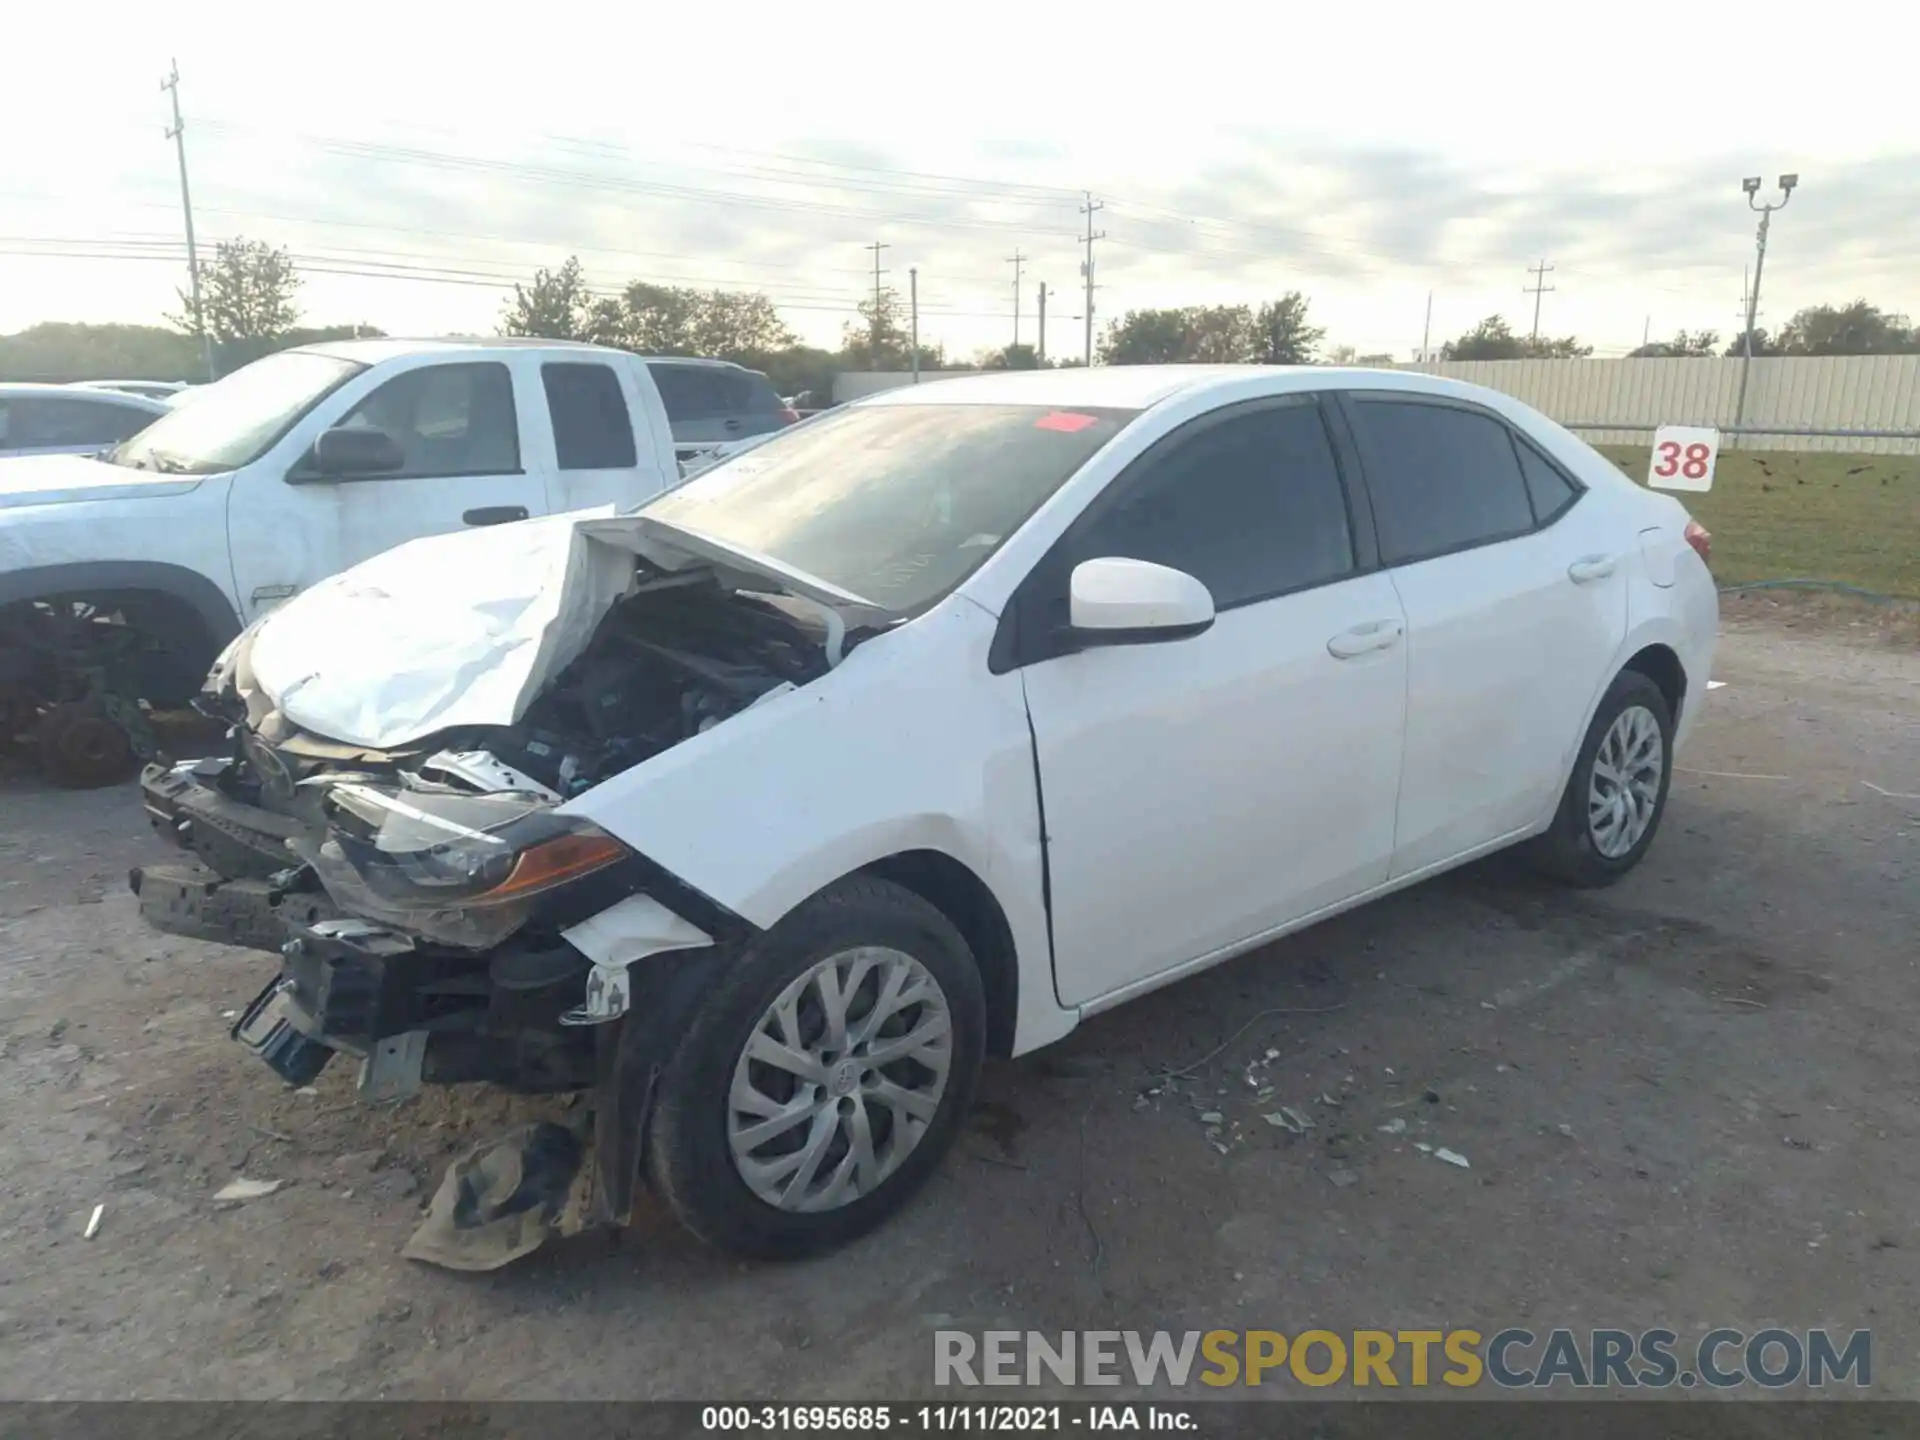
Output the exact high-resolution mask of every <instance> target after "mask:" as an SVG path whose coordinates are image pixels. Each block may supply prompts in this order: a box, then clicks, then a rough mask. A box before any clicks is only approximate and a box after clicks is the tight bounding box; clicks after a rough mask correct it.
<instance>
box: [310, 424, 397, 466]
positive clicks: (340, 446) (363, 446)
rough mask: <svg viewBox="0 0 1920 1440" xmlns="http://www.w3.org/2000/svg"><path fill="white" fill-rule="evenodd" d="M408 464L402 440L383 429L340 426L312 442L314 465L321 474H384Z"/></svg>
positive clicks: (326, 431)
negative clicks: (401, 444) (401, 443)
mask: <svg viewBox="0 0 1920 1440" xmlns="http://www.w3.org/2000/svg"><path fill="white" fill-rule="evenodd" d="M406 463H407V456H406V452H405V451H404V450H402V449H401V448H400V442H399V441H398V440H396V439H394V438H393V436H391V435H389V434H388V433H387V432H386V431H384V430H369V429H364V428H361V427H359V426H348V425H339V426H335V427H334V428H333V429H331V430H323V431H321V433H320V438H319V439H318V440H316V441H314V442H313V468H314V469H315V470H316V471H318V472H319V473H320V474H321V475H322V476H329V477H331V476H351V475H382V474H385V473H386V472H387V471H389V470H398V469H400V468H401V467H402V466H404V465H405V464H406Z"/></svg>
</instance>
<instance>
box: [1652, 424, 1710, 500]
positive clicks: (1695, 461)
mask: <svg viewBox="0 0 1920 1440" xmlns="http://www.w3.org/2000/svg"><path fill="white" fill-rule="evenodd" d="M1719 458H1720V432H1719V431H1718V430H1715V429H1712V428H1711V427H1709V426H1703V425H1662V426H1661V427H1660V428H1659V430H1657V431H1655V432H1654V436H1653V458H1652V459H1651V460H1650V461H1649V462H1648V464H1647V484H1648V485H1650V486H1652V487H1653V488H1654V489H1655V490H1711V489H1712V488H1713V465H1714V461H1716V460H1718V459H1719Z"/></svg>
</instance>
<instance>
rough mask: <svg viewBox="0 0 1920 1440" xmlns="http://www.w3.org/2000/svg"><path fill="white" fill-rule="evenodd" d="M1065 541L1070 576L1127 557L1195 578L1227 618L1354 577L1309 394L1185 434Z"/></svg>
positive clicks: (1335, 486)
mask: <svg viewBox="0 0 1920 1440" xmlns="http://www.w3.org/2000/svg"><path fill="white" fill-rule="evenodd" d="M1116 485H1118V486H1119V487H1121V488H1119V489H1118V490H1117V491H1116V492H1114V497H1113V500H1112V501H1111V502H1110V503H1108V504H1105V505H1102V506H1100V507H1099V508H1097V509H1095V510H1094V511H1091V512H1090V513H1089V518H1088V521H1087V523H1085V524H1084V525H1082V526H1081V527H1079V528H1078V529H1077V530H1076V531H1075V532H1073V533H1072V534H1070V535H1069V536H1068V538H1067V540H1066V542H1065V549H1066V552H1067V553H1066V555H1065V556H1064V558H1065V560H1066V561H1067V565H1066V567H1065V568H1066V569H1067V570H1069V571H1070V570H1071V568H1072V566H1073V565H1076V564H1078V563H1080V562H1081V561H1083V560H1093V559H1098V558H1100V557H1102V556H1124V557H1125V558H1127V559H1132V560H1149V561H1152V562H1153V563H1155V564H1157V565H1167V566H1171V567H1172V568H1173V569H1175V570H1183V571H1185V572H1186V573H1187V574H1189V575H1192V576H1193V577H1194V578H1195V579H1197V580H1199V581H1200V582H1201V583H1202V584H1203V585H1205V586H1206V587H1207V589H1208V590H1209V591H1211V592H1212V594H1213V603H1214V605H1215V606H1216V607H1217V608H1219V609H1223V610H1224V609H1230V608H1231V607H1233V606H1235V605H1244V604H1248V603H1250V602H1252V601H1256V600H1263V599H1266V598H1268V597H1270V596H1275V595H1280V594H1284V593H1285V592H1287V591H1290V590H1300V589H1304V588H1306V587H1308V586H1311V585H1319V584H1324V583H1326V582H1327V581H1329V580H1335V579H1338V578H1339V577H1341V576H1343V575H1346V574H1349V573H1351V571H1352V570H1353V567H1354V559H1353V537H1352V533H1351V531H1350V529H1349V527H1348V522H1347V506H1346V494H1345V491H1344V490H1343V489H1342V487H1341V484H1340V472H1339V469H1338V467H1337V466H1336V465H1335V462H1334V458H1333V447H1332V445H1331V443H1330V442H1329V441H1328V439H1327V430H1326V425H1325V423H1324V422H1323V421H1322V420H1321V418H1320V407H1319V405H1318V403H1317V402H1316V401H1315V400H1314V398H1313V397H1312V396H1302V397H1299V398H1298V399H1296V400H1290V401H1288V402H1286V403H1282V404H1278V405H1268V406H1262V407H1261V408H1259V409H1256V410H1251V411H1247V412H1245V413H1242V414H1236V415H1233V416H1230V417H1228V418H1226V419H1224V420H1220V421H1217V422H1215V423H1212V424H1209V425H1206V426H1205V427H1204V428H1202V429H1200V430H1198V431H1197V432H1195V433H1193V434H1191V435H1185V436H1176V437H1175V438H1174V439H1173V440H1172V441H1170V442H1169V443H1168V444H1167V445H1166V446H1165V447H1164V448H1163V449H1162V450H1160V451H1158V452H1156V453H1154V454H1151V455H1149V456H1148V457H1147V458H1146V459H1145V460H1143V461H1142V462H1141V465H1140V467H1139V468H1138V469H1137V470H1136V471H1134V472H1133V473H1132V474H1130V475H1127V476H1123V477H1122V478H1121V479H1120V480H1119V481H1117V482H1116Z"/></svg>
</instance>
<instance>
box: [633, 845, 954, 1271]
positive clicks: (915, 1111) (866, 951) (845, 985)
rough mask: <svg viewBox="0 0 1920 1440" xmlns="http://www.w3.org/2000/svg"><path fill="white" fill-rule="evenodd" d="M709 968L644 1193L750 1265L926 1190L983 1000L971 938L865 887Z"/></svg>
mask: <svg viewBox="0 0 1920 1440" xmlns="http://www.w3.org/2000/svg"><path fill="white" fill-rule="evenodd" d="M715 961H716V969H717V970H718V971H719V973H718V974H717V975H716V983H715V985H714V988H713V990H712V991H711V992H710V993H709V995H708V996H707V998H706V999H705V1000H704V1001H703V1002H702V1003H701V1005H700V1008H699V1010H698V1011H697V1012H696V1013H695V1015H694V1017H693V1020H692V1023H691V1025H690V1026H689V1028H688V1031H687V1035H686V1037H685V1039H684V1040H683V1041H682V1042H681V1044H680V1046H679V1048H678V1049H677V1050H676V1051H675V1053H674V1056H673V1058H672V1060H671V1061H670V1062H669V1063H668V1065H667V1068H666V1070H665V1072H664V1073H663V1074H662V1075H661V1077H660V1082H659V1090H658V1093H657V1098H656V1101H655V1106H654V1112H653V1118H652V1128H651V1133H650V1135H649V1138H648V1145H647V1173H648V1177H649V1179H650V1180H651V1181H652V1184H653V1188H654V1189H655V1191H656V1192H657V1193H658V1194H659V1195H660V1196H661V1197H662V1198H663V1199H664V1200H665V1201H666V1203H667V1204H668V1206H669V1207H670V1208H671V1209H672V1210H673V1212H674V1214H675V1215H676V1216H678V1217H679V1219H680V1220H681V1222H682V1223H683V1224H685V1225H686V1226H687V1228H688V1229H690V1230H692V1231H693V1232H694V1233H695V1234H696V1235H698V1236H700V1237H701V1238H702V1239H703V1240H706V1241H707V1242H709V1243H710V1244H713V1245H717V1246H719V1247H721V1248H722V1249H726V1250H731V1251H734V1252H736V1253H738V1254H742V1255H751V1256H756V1257H762V1258H767V1259H781V1260H788V1259H797V1258H799V1257H801V1256H805V1255H811V1254H816V1253H818V1252H820V1251H823V1250H829V1249H832V1248H834V1247H835V1246H838V1245H842V1244H844V1243H846V1242H847V1241H849V1240H851V1239H853V1238H855V1237H856V1236H859V1235H862V1234H865V1233H866V1232H867V1231H869V1230H871V1229H873V1228H875V1227H876V1226H878V1225H879V1224H880V1223H881V1222H882V1221H883V1220H885V1219H886V1218H887V1217H888V1216H889V1215H891V1214H892V1213H893V1212H894V1211H895V1210H897V1209H899V1208H900V1207H901V1206H902V1205H903V1204H905V1203H906V1201H907V1200H908V1199H909V1198H910V1197H911V1196H912V1195H913V1194H914V1192H915V1191H917V1190H918V1189H919V1188H920V1186H921V1185H923V1184H924V1183H925V1182H926V1180H927V1179H928V1177H929V1176H930V1175H931V1174H932V1173H933V1171H934V1169H935V1167H936V1166H938V1164H939V1163H940V1159H941V1157H942V1155H943V1154H945V1152H946V1150H947V1148H948V1147H949V1146H950V1145H951V1144H952V1142H953V1138H954V1136H955V1134H957V1133H958V1131H959V1128H960V1125H961V1123H962V1121H963V1120H964V1119H965V1117H966V1114H967V1109H968V1107H969V1105H970V1104H971V1103H972V1099H973V1088H974V1082H975V1080H976V1078H977V1077H978V1074H979V1070H980V1058H981V1055H982V1053H983V1051H984V1048H985V1036H986V1001H985V996H984V993H983V991H982V988H981V983H980V972H979V968H978V966H977V965H976V963H975V961H974V958H973V955H972V952H971V951H970V950H969V949H968V948H967V943H966V941H965V940H964V939H963V938H962V937H961V935H960V932H959V931H958V930H957V929H955V928H954V926H953V924H952V922H951V921H949V920H948V919H947V917H946V916H945V915H943V914H941V913H940V911H939V910H937V909H935V908H934V907H933V906H932V905H930V904H928V903H927V902H926V901H925V900H923V899H921V898H920V897H919V896H918V895H916V894H914V893H913V892H912V891H910V890H907V889H905V888H904V887H902V886H899V885H895V884H893V883H891V882H889V881H885V880H880V879H873V878H867V877H860V878H857V879H853V880H847V881H843V882H841V883H840V884H838V885H835V886H834V887H832V888H831V889H829V890H826V891H824V892H822V893H821V894H819V895H816V896H814V897H813V898H812V899H811V900H808V901H807V902H806V903H805V904H803V905H801V906H800V907H799V908H798V909H796V910H795V911H794V912H793V913H792V914H791V915H789V916H788V917H787V918H786V919H784V920H782V921H781V922H780V923H779V924H778V925H776V926H774V927H773V929H771V930H769V931H768V932H767V933H766V934H764V935H761V936H759V937H757V938H756V939H755V940H753V941H752V942H750V943H749V944H747V945H746V946H745V947H743V948H742V949H741V950H740V951H738V952H737V953H736V954H734V955H732V956H731V957H728V958H726V959H724V960H723V959H722V958H721V957H719V956H716V957H715Z"/></svg>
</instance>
